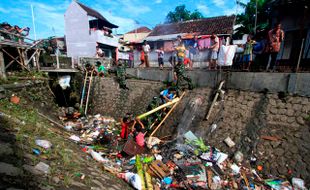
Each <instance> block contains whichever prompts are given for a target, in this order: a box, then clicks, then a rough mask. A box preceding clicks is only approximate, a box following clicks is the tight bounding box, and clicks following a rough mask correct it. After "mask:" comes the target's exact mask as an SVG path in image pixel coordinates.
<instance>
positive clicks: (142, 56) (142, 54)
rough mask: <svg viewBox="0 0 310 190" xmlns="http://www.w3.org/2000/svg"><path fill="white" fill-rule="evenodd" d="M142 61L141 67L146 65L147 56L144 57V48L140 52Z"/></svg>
mask: <svg viewBox="0 0 310 190" xmlns="http://www.w3.org/2000/svg"><path fill="white" fill-rule="evenodd" d="M140 61H141V63H140V65H139V67H140V66H144V62H145V57H144V51H143V50H142V51H141V52H140Z"/></svg>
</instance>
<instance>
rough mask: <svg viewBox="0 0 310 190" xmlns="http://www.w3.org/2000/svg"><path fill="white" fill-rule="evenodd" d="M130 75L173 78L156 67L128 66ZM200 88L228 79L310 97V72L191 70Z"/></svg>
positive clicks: (237, 85) (232, 84) (231, 83)
mask: <svg viewBox="0 0 310 190" xmlns="http://www.w3.org/2000/svg"><path fill="white" fill-rule="evenodd" d="M127 74H129V75H132V76H135V77H137V78H140V79H147V80H154V81H172V80H173V74H172V70H171V69H165V70H159V69H155V68H150V69H149V68H147V69H146V68H143V69H140V68H139V69H127ZM187 74H188V75H189V76H190V77H191V78H192V80H193V82H194V84H195V85H197V86H198V87H210V88H214V87H216V86H217V85H218V84H219V81H221V80H226V84H225V85H226V88H230V89H239V90H249V91H254V92H260V91H263V90H268V91H270V92H287V93H290V94H296V95H301V96H310V83H309V81H310V73H265V72H260V73H255V72H219V71H207V70H194V71H187Z"/></svg>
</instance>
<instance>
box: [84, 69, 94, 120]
mask: <svg viewBox="0 0 310 190" xmlns="http://www.w3.org/2000/svg"><path fill="white" fill-rule="evenodd" d="M93 74H94V70H92V71H91V74H90V80H89V85H88V92H87V99H86V105H85V112H84V113H85V115H86V114H87V109H88V101H89V94H90V89H91V83H92V81H93Z"/></svg>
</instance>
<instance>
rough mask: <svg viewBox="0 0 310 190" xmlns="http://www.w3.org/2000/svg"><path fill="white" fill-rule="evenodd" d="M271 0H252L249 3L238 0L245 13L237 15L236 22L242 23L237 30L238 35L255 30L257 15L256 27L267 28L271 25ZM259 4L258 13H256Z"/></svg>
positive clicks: (236, 34)
mask: <svg viewBox="0 0 310 190" xmlns="http://www.w3.org/2000/svg"><path fill="white" fill-rule="evenodd" d="M270 1H271V0H250V2H248V3H247V4H245V3H242V2H240V1H239V0H237V4H238V5H239V6H241V7H243V8H244V9H245V10H244V13H241V14H239V15H237V19H236V24H237V25H240V26H239V27H238V28H237V29H236V32H235V36H236V37H240V36H242V35H243V34H251V33H253V32H255V17H256V16H257V25H256V29H266V28H268V27H269V18H268V16H269V8H268V3H269V2H270ZM256 5H257V14H256Z"/></svg>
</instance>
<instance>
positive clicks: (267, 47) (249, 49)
mask: <svg viewBox="0 0 310 190" xmlns="http://www.w3.org/2000/svg"><path fill="white" fill-rule="evenodd" d="M283 40H284V32H283V30H282V29H281V24H280V23H277V24H276V25H275V27H274V28H273V29H271V30H269V31H268V34H267V36H264V35H262V34H259V33H258V32H257V34H256V36H254V40H252V36H251V35H249V36H248V37H247V42H246V43H245V44H244V52H243V60H242V61H243V69H244V70H247V71H249V69H250V66H251V64H252V62H253V61H254V55H255V56H256V57H255V58H256V59H257V62H259V64H260V66H262V67H263V68H264V70H265V69H266V67H267V64H268V63H269V67H268V70H269V71H275V69H276V60H277V56H278V53H279V51H280V48H281V43H282V41H283Z"/></svg>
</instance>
